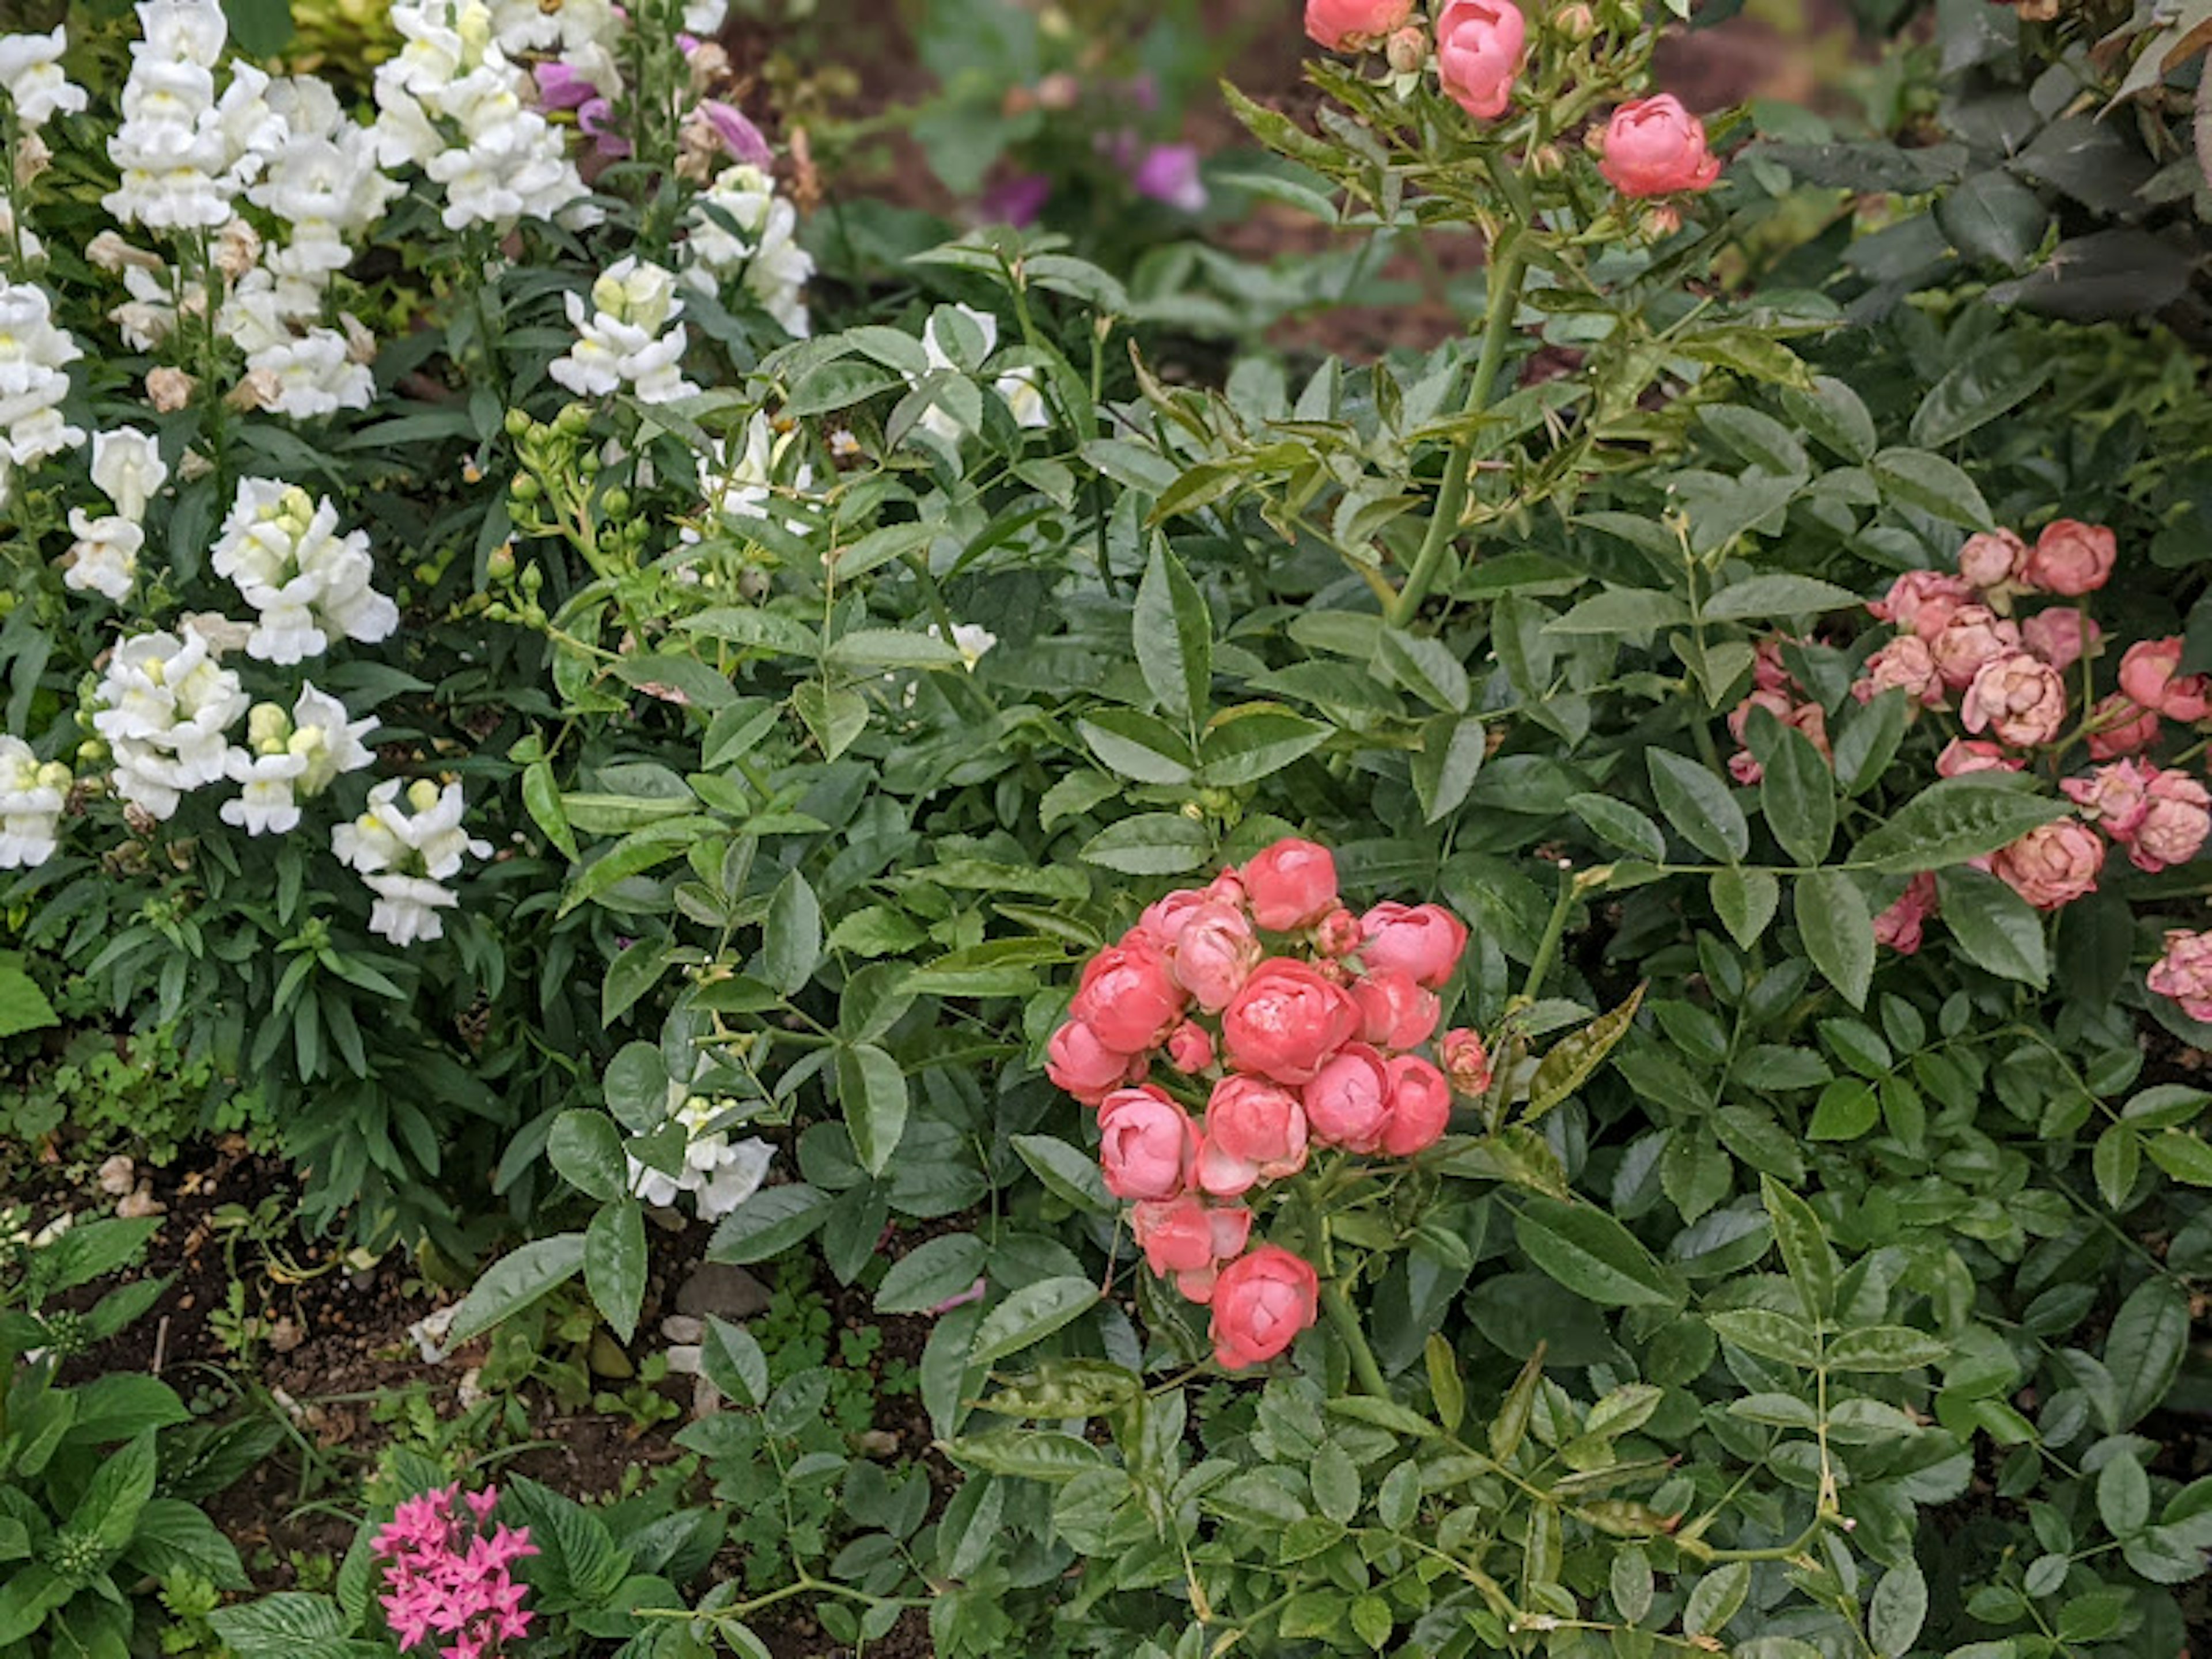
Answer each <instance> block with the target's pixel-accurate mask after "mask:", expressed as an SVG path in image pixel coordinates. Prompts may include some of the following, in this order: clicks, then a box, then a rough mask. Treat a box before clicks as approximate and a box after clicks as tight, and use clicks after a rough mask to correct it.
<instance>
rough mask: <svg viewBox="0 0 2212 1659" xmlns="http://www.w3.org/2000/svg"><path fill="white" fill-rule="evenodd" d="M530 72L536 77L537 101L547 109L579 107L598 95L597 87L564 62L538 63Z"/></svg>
mask: <svg viewBox="0 0 2212 1659" xmlns="http://www.w3.org/2000/svg"><path fill="white" fill-rule="evenodd" d="M530 72H531V73H532V75H534V76H537V77H538V102H539V103H540V104H542V105H544V106H545V107H546V108H547V109H579V108H581V107H582V106H584V105H585V104H586V103H588V102H589V101H590V100H592V99H594V98H597V97H599V88H597V87H595V86H593V85H592V83H591V82H589V81H586V79H585V78H584V77H583V76H580V75H579V74H577V73H576V71H575V70H572V69H570V68H569V67H568V65H567V64H553V63H546V64H538V66H537V67H536V68H534V69H532V70H531V71H530Z"/></svg>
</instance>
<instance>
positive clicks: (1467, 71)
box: [1437, 0, 1528, 121]
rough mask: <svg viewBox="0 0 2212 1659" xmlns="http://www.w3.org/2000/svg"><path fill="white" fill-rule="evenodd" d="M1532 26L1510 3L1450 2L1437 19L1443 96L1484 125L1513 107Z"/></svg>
mask: <svg viewBox="0 0 2212 1659" xmlns="http://www.w3.org/2000/svg"><path fill="white" fill-rule="evenodd" d="M1527 41H1528V21H1527V20H1526V19H1525V18H1523V17H1522V15H1521V13H1520V11H1519V9H1517V8H1516V7H1515V6H1513V5H1512V4H1511V3H1510V0H1449V4H1447V5H1446V6H1445V7H1444V9H1443V11H1441V12H1440V13H1438V14H1437V79H1438V80H1439V81H1440V82H1442V83H1443V89H1444V94H1445V95H1446V96H1447V97H1449V99H1450V100H1452V101H1453V102H1454V103H1455V104H1457V105H1458V106H1460V107H1461V108H1462V109H1463V110H1465V111H1466V112H1468V114H1469V115H1472V116H1474V117H1475V118H1477V119H1479V120H1484V121H1494V120H1496V119H1497V118H1498V117H1499V116H1501V115H1503V114H1504V113H1505V106H1506V105H1507V104H1508V103H1510V102H1511V101H1512V98H1513V82H1514V81H1515V80H1516V78H1517V77H1518V76H1519V75H1520V73H1521V54H1522V47H1523V46H1525V45H1526V44H1527Z"/></svg>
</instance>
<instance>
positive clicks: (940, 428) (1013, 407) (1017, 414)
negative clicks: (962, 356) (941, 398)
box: [908, 305, 1052, 440]
mask: <svg viewBox="0 0 2212 1659" xmlns="http://www.w3.org/2000/svg"><path fill="white" fill-rule="evenodd" d="M952 309H953V310H954V311H957V313H960V315H962V316H963V317H964V318H966V319H968V320H969V322H970V323H972V324H974V325H975V331H976V332H978V333H979V334H981V336H982V337H983V355H984V356H990V354H991V353H993V352H994V351H996V350H997V349H999V319H997V318H996V317H994V316H993V315H991V313H988V312H987V311H978V310H976V309H975V307H973V306H961V305H957V306H954V307H952ZM937 323H938V319H937V318H936V317H935V316H934V315H933V316H932V317H931V318H930V319H929V322H928V324H927V325H926V326H925V327H924V328H923V329H922V331H921V349H922V352H923V355H924V356H927V358H928V359H929V366H930V368H955V367H956V365H955V364H954V362H953V361H952V356H951V353H950V352H949V351H947V350H946V349H945V343H944V342H943V341H941V340H939V338H938V337H937ZM908 380H909V383H918V382H919V380H920V377H919V376H918V375H917V376H909V377H908ZM991 389H992V390H993V391H994V392H997V393H998V394H999V398H1000V402H1002V403H1004V404H1006V410H1007V412H1008V413H1010V414H1011V415H1012V416H1013V417H1014V424H1015V425H1017V426H1024V427H1045V426H1050V425H1051V424H1052V411H1051V410H1050V408H1049V407H1048V406H1047V404H1046V403H1045V399H1044V392H1043V389H1042V387H1041V386H1039V385H1038V384H1037V372H1036V370H1035V369H1034V368H1014V369H1009V370H1007V371H1006V373H1005V374H1001V375H1000V376H999V378H998V379H997V380H994V381H993V382H992V384H991ZM921 424H922V426H923V427H924V428H927V430H928V431H931V432H933V433H935V434H936V435H938V436H939V437H940V438H945V439H948V440H957V439H958V437H959V436H960V422H957V420H955V419H954V418H953V417H952V416H951V415H949V414H947V413H946V412H945V410H943V409H940V408H932V409H931V410H929V411H928V412H927V414H925V415H923V416H922V417H921Z"/></svg>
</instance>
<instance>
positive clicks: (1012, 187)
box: [978, 173, 1052, 228]
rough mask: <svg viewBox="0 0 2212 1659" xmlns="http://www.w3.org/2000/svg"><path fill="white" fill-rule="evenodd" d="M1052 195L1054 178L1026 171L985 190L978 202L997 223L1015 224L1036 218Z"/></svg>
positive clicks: (1031, 222) (989, 217)
mask: <svg viewBox="0 0 2212 1659" xmlns="http://www.w3.org/2000/svg"><path fill="white" fill-rule="evenodd" d="M1051 199H1052V179H1051V178H1050V177H1049V176H1048V174H1045V173H1022V174H1020V175H1019V176H1018V177H1016V178H1012V179H1001V180H1000V182H999V183H997V184H995V185H992V186H991V187H990V189H988V190H987V191H984V192H983V199H982V201H981V203H979V204H978V205H979V206H980V207H981V210H982V213H983V217H984V218H985V219H986V220H987V221H989V222H991V223H994V224H1008V225H1012V226H1014V227H1015V228H1021V227H1024V226H1026V225H1033V224H1035V223H1036V217H1037V215H1039V214H1040V213H1042V212H1043V211H1044V204H1046V203H1047V202H1048V201H1050V200H1051Z"/></svg>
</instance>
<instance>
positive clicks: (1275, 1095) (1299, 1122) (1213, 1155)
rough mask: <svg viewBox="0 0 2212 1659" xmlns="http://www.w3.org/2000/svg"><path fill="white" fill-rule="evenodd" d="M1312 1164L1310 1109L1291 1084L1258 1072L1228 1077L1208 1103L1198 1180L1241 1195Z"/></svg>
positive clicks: (1215, 1190) (1225, 1194) (1205, 1185)
mask: <svg viewBox="0 0 2212 1659" xmlns="http://www.w3.org/2000/svg"><path fill="white" fill-rule="evenodd" d="M1305 1166H1306V1114H1305V1108H1304V1107H1303V1106H1301V1105H1299V1104H1298V1100H1297V1096H1295V1095H1293V1094H1292V1093H1291V1091H1289V1090H1287V1089H1284V1088H1280V1087H1279V1086H1278V1085H1274V1084H1273V1083H1269V1082H1267V1080H1266V1079H1262V1078H1256V1077H1226V1078H1224V1079H1222V1080H1221V1081H1220V1082H1218V1083H1217V1084H1215V1085H1213V1097H1212V1099H1210V1100H1209V1101H1207V1102H1206V1128H1205V1134H1204V1137H1203V1139H1201V1140H1200V1144H1199V1149H1198V1184H1199V1185H1200V1186H1201V1187H1203V1188H1205V1189H1206V1191H1207V1192H1209V1193H1212V1194H1215V1195H1216V1196H1218V1197H1222V1198H1235V1197H1237V1196H1239V1195H1240V1194H1243V1193H1247V1192H1249V1191H1250V1190H1251V1189H1252V1188H1254V1187H1255V1186H1257V1185H1259V1184H1260V1183H1261V1182H1263V1181H1280V1180H1283V1179H1284V1178H1285V1177H1286V1176H1294V1175H1296V1174H1297V1172H1298V1171H1299V1170H1303V1169H1304V1168H1305Z"/></svg>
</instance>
